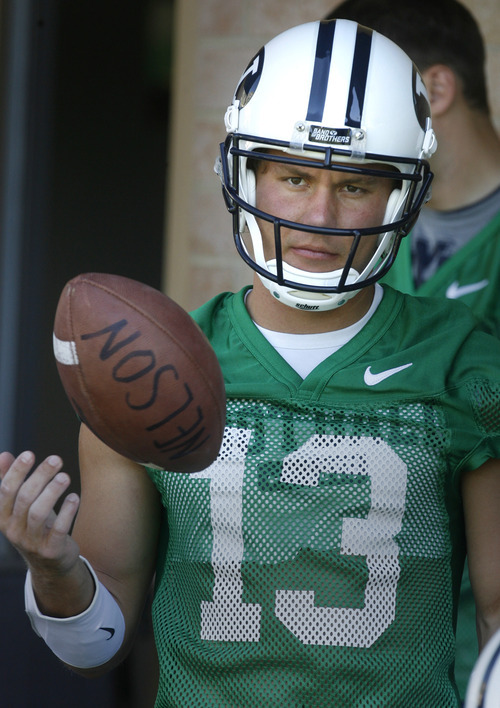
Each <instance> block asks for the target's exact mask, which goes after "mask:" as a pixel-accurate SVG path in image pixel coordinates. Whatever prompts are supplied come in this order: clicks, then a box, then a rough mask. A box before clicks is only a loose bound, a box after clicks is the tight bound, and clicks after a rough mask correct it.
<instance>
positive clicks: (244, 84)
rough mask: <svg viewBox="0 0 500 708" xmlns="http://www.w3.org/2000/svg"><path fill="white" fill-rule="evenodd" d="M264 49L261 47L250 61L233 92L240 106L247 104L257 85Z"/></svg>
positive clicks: (262, 63)
mask: <svg viewBox="0 0 500 708" xmlns="http://www.w3.org/2000/svg"><path fill="white" fill-rule="evenodd" d="M264 50H265V48H264V47H262V48H261V49H260V50H259V51H258V52H257V54H256V55H255V56H254V58H253V59H252V60H251V61H250V63H249V65H248V66H247V68H246V70H245V72H244V74H243V76H242V77H241V79H240V83H239V84H238V86H237V88H236V91H235V93H234V98H235V99H236V100H238V101H239V102H240V105H241V106H242V107H243V106H246V105H247V103H248V102H249V101H250V99H251V98H252V96H253V95H254V93H255V89H256V88H257V86H258V85H259V81H260V77H261V74H262V67H263V65H264Z"/></svg>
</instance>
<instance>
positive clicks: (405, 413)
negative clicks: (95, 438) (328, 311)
mask: <svg viewBox="0 0 500 708" xmlns="http://www.w3.org/2000/svg"><path fill="white" fill-rule="evenodd" d="M384 290H385V294H384V297H383V299H382V302H381V304H380V306H379V308H378V309H377V311H376V313H375V314H374V316H373V317H372V318H371V320H370V321H369V322H368V324H367V325H366V326H365V327H364V328H363V330H362V331H361V332H360V333H359V334H357V335H356V336H355V337H354V338H353V339H352V340H351V341H350V342H349V343H348V344H346V345H345V346H344V347H342V348H341V349H340V350H339V351H338V352H336V353H335V354H333V355H332V356H330V357H329V358H328V359H327V360H326V361H324V362H323V363H322V364H320V365H319V366H318V367H317V368H316V369H315V370H314V371H313V372H312V373H311V374H310V375H309V376H308V377H307V378H306V379H304V380H302V379H301V378H300V377H299V376H298V374H296V373H295V371H294V370H293V369H292V368H290V367H289V366H288V364H287V363H286V362H285V361H284V360H283V359H282V358H281V357H280V356H279V355H278V354H277V353H276V351H275V350H274V349H273V348H272V347H271V345H270V344H269V343H268V342H267V341H266V340H265V338H264V337H263V336H262V335H261V334H260V332H259V331H258V330H257V328H256V327H255V326H254V325H253V323H252V322H251V320H250V318H249V315H248V313H247V311H246V309H245V306H244V293H238V294H236V295H232V294H226V295H222V296H220V297H218V298H215V299H214V300H212V301H211V302H210V303H208V304H207V305H205V306H204V307H202V308H200V309H199V310H198V311H196V312H195V313H194V317H195V319H196V320H197V321H198V322H199V324H200V326H201V327H202V329H203V330H204V331H205V332H206V334H207V336H208V337H209V339H210V340H211V342H212V345H213V346H214V348H215V350H216V352H217V355H218V357H219V361H220V363H221V366H222V369H223V372H224V376H225V380H226V386H227V395H228V411H227V426H226V433H225V437H224V441H223V444H222V447H221V451H220V455H219V457H218V459H217V460H216V461H215V462H214V463H213V464H212V465H211V466H210V467H209V468H207V469H206V470H204V471H202V472H199V473H196V474H191V475H186V474H178V473H170V472H161V471H155V470H149V473H150V474H151V476H152V478H153V479H154V481H155V484H156V486H157V488H158V489H159V491H160V493H161V495H162V500H163V504H164V507H165V512H164V524H163V527H162V544H161V548H160V561H159V567H158V574H157V588H156V593H155V600H154V606H153V615H154V625H155V635H156V642H157V647H158V655H159V661H160V667H161V670H160V684H159V692H158V700H157V706H161V707H162V708H164V707H166V706H175V707H176V708H192V707H195V706H197V707H200V708H209V707H212V706H214V707H217V708H219V707H220V708H224V707H232V708H240V707H241V708H244V707H246V706H249V707H258V708H263V707H264V706H265V707H266V708H283V707H286V708H304V707H307V708H312V707H315V706H330V707H331V708H351V707H352V708H360V707H366V708H368V707H370V708H388V707H390V708H446V707H447V706H453V707H454V708H455V707H456V706H458V705H459V700H458V694H457V691H456V687H455V685H454V682H453V678H452V677H453V660H454V623H455V615H456V600H457V595H458V589H459V582H460V576H461V572H462V567H463V560H464V553H465V551H464V530H463V518H462V507H461V500H460V476H461V474H462V472H463V471H465V470H470V469H475V468H477V467H478V466H479V465H481V464H482V463H483V462H485V461H486V460H487V459H488V458H489V457H500V435H499V433H500V416H499V407H498V401H499V392H500V371H499V367H498V363H499V362H500V343H499V342H498V341H497V340H496V339H494V338H493V337H490V336H489V335H487V334H484V333H482V332H479V331H475V330H474V321H473V319H472V316H471V315H470V313H469V311H468V309H467V308H466V307H465V306H463V305H460V303H447V302H446V301H444V300H440V299H427V298H412V297H408V296H406V295H402V294H401V293H397V292H396V291H394V290H392V289H391V288H388V287H386V288H384Z"/></svg>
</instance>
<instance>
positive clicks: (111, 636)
mask: <svg viewBox="0 0 500 708" xmlns="http://www.w3.org/2000/svg"><path fill="white" fill-rule="evenodd" d="M99 629H102V630H103V631H104V632H109V637H106V641H108V642H109V640H110V639H112V638H113V636H114V634H115V630H114V628H113V627H99Z"/></svg>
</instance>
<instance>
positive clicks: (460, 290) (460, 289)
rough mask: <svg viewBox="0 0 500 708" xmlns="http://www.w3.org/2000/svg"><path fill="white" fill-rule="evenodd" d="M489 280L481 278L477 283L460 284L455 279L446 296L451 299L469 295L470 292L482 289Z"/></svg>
mask: <svg viewBox="0 0 500 708" xmlns="http://www.w3.org/2000/svg"><path fill="white" fill-rule="evenodd" d="M489 282H490V281H489V280H479V281H478V282H477V283H470V284H469V285H459V284H458V283H457V281H456V280H455V282H454V283H452V284H451V285H449V286H448V289H447V291H446V297H447V298H449V299H450V300H456V299H457V297H463V296H464V295H469V294H470V293H475V292H477V291H478V290H482V289H483V288H485V287H486V286H487V285H488V283H489Z"/></svg>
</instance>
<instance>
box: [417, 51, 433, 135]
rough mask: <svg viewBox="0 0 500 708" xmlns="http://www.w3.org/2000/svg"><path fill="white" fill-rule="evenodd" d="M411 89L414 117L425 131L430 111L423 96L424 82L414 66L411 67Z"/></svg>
mask: <svg viewBox="0 0 500 708" xmlns="http://www.w3.org/2000/svg"><path fill="white" fill-rule="evenodd" d="M412 87H413V105H414V106H415V115H416V116H417V120H418V122H419V125H420V127H421V128H422V130H425V128H426V125H427V120H428V119H429V118H430V117H431V110H430V106H429V102H428V100H427V98H426V95H425V86H424V82H423V80H422V77H421V76H420V74H419V72H418V71H417V68H416V66H415V65H413V75H412Z"/></svg>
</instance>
